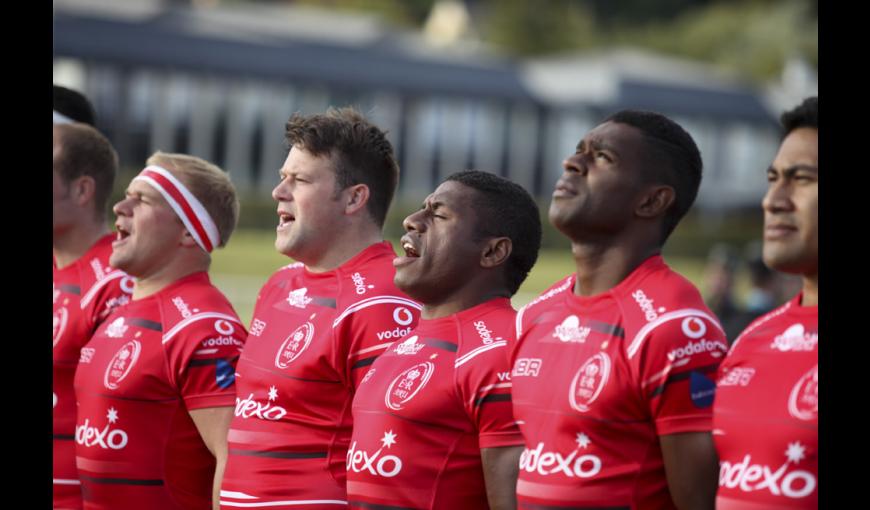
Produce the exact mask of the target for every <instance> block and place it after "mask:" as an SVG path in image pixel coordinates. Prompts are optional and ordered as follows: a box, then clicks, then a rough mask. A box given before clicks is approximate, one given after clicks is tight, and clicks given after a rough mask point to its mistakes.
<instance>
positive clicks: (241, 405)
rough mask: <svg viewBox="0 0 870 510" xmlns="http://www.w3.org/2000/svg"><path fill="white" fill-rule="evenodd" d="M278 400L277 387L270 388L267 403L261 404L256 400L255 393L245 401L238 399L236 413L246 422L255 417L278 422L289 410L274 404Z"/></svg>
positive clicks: (244, 399)
mask: <svg viewBox="0 0 870 510" xmlns="http://www.w3.org/2000/svg"><path fill="white" fill-rule="evenodd" d="M277 399H278V388H276V387H275V386H270V387H269V395H268V401H267V402H260V401H259V400H256V399H254V394H253V393H251V394H249V395H248V396H247V397H246V398H243V399H240V398H239V397H236V409H235V411H234V413H235V415H236V416H238V417H240V418H242V419H245V420H247V419H248V418H251V417H254V418H259V419H261V420H269V421H278V420H280V419H281V418H283V417H284V416H286V415H287V410H286V409H284V408H283V407H281V406H279V405H276V404H275V403H274V402H275V401H276V400H277Z"/></svg>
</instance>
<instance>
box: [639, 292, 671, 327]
mask: <svg viewBox="0 0 870 510" xmlns="http://www.w3.org/2000/svg"><path fill="white" fill-rule="evenodd" d="M631 297H633V298H634V300H635V302H637V305H638V306H639V307H640V309H641V311H642V312H643V316H644V317H645V318H646V321H647V322H652V321H654V320H656V319H658V318H659V314H660V313H665V311H666V310H665V308H664V307H659V309H658V310H656V308H655V303H654V302H653V300H652V299H650V298H648V297H646V294H645V293H644V292H643V291H642V290H640V289H637V290H636V291H634V292H632V293H631Z"/></svg>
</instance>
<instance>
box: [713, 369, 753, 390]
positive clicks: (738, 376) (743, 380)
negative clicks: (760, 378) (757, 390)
mask: <svg viewBox="0 0 870 510" xmlns="http://www.w3.org/2000/svg"><path fill="white" fill-rule="evenodd" d="M754 375H755V369H754V368H749V367H734V368H732V369H731V370H729V371H728V372H727V373H726V374H725V375H723V376H722V378H720V379H719V382H717V383H716V385H717V386H748V385H749V381H751V380H752V376H754Z"/></svg>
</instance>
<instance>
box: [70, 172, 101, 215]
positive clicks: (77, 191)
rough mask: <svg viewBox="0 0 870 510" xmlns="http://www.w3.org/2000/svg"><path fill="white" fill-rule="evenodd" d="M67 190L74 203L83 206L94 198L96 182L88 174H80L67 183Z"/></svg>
mask: <svg viewBox="0 0 870 510" xmlns="http://www.w3.org/2000/svg"><path fill="white" fill-rule="evenodd" d="M69 192H70V196H72V199H73V200H74V201H75V203H76V205H78V206H80V207H84V206H85V205H87V204H88V203H90V202H92V201H93V200H94V195H95V194H96V192H97V182H96V181H94V178H93V177H91V176H90V175H82V176H81V177H78V178H76V179H74V180H73V181H72V182H71V183H70V184H69Z"/></svg>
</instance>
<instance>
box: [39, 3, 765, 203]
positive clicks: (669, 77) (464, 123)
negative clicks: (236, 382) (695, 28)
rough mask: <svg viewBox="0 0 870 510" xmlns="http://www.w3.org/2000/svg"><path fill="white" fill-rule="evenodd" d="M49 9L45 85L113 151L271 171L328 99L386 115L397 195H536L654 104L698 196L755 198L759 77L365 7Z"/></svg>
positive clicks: (381, 119)
mask: <svg viewBox="0 0 870 510" xmlns="http://www.w3.org/2000/svg"><path fill="white" fill-rule="evenodd" d="M53 22H54V70H55V74H54V79H55V82H56V83H59V84H63V85H67V86H70V87H72V88H76V89H78V90H81V91H83V92H84V93H85V94H86V95H87V96H88V97H89V98H91V99H92V100H93V102H94V105H95V108H96V110H97V112H98V116H99V119H98V127H99V128H100V129H101V130H102V131H103V132H105V133H106V134H107V135H108V136H109V137H110V139H111V140H112V141H113V143H115V144H116V147H117V148H118V150H119V152H120V154H121V159H122V163H123V164H124V165H129V166H134V167H135V166H138V165H140V164H142V162H144V159H145V157H146V156H147V155H148V154H150V153H151V152H152V151H154V150H157V149H160V150H164V151H180V152H188V153H191V154H195V155H197V156H201V157H204V158H206V159H210V160H212V161H215V162H217V163H218V164H220V165H221V166H222V167H224V168H225V169H227V170H228V171H230V172H231V174H232V177H233V180H234V181H235V182H236V183H237V185H238V187H239V188H240V189H242V190H264V191H265V190H271V188H272V187H273V186H274V184H275V182H276V178H277V170H278V168H279V167H280V166H281V163H282V161H283V158H284V156H285V155H286V148H285V147H284V142H283V126H284V123H285V121H286V120H287V118H288V117H289V116H290V114H291V113H293V112H295V111H301V112H303V113H313V112H319V111H323V110H325V109H326V108H327V107H328V106H330V105H336V106H338V105H346V104H354V105H356V106H357V107H359V108H360V109H361V110H362V111H363V112H364V113H366V114H367V115H368V116H369V117H370V118H371V119H372V120H374V122H376V123H377V124H379V125H381V126H383V127H385V128H386V129H388V130H389V132H390V135H389V136H390V138H391V141H392V142H393V143H394V145H395V147H396V149H397V153H398V157H399V162H400V165H401V168H402V178H401V183H400V193H401V194H402V195H403V196H405V197H408V198H412V199H417V198H419V197H420V196H422V195H423V194H425V193H427V192H429V191H430V190H431V189H432V188H433V187H434V185H435V184H436V183H437V182H439V181H440V180H441V178H443V177H444V176H446V175H447V174H449V173H452V172H454V171H457V170H461V169H464V168H471V167H473V168H477V169H480V170H487V171H491V172H494V173H498V174H501V175H504V176H507V177H510V178H511V179H514V180H515V181H517V182H519V183H521V184H523V185H524V186H526V187H527V188H528V189H529V190H531V191H533V192H534V193H535V194H536V195H538V196H547V195H549V193H550V190H551V189H552V186H553V184H554V183H555V181H556V179H557V178H558V176H559V174H560V173H561V161H562V159H563V158H564V157H565V156H567V155H568V154H570V153H572V152H573V151H574V147H575V145H576V143H577V141H578V140H579V138H580V137H581V136H582V135H583V134H584V133H585V132H586V131H587V130H588V129H590V128H591V127H593V126H594V125H595V124H596V123H597V122H598V121H600V119H602V118H603V117H604V116H605V115H607V114H609V113H612V112H614V111H615V110H617V109H620V108H629V107H631V108H646V109H653V110H657V111H661V112H662V113H665V114H668V115H671V116H673V117H674V118H675V119H676V120H678V121H679V122H680V123H681V124H683V125H684V126H685V127H686V128H687V129H688V130H689V131H690V132H691V133H692V135H693V136H694V137H695V139H696V141H697V143H698V144H699V146H700V148H701V151H702V154H703V157H704V163H705V178H704V183H703V185H702V189H701V191H700V193H699V197H698V207H700V208H702V209H707V210H711V211H716V210H720V211H721V210H723V209H724V208H730V207H742V206H751V207H757V204H758V203H759V201H760V199H761V195H762V193H763V190H764V172H763V171H762V170H763V169H764V168H766V166H767V165H768V164H769V162H770V160H771V159H772V157H773V155H774V152H775V150H776V145H777V133H778V129H777V125H776V114H777V113H778V112H772V111H771V109H770V108H768V107H766V106H765V103H764V101H763V99H762V96H761V95H760V93H759V92H757V91H755V90H753V89H751V88H748V87H747V86H745V85H744V84H741V83H737V82H734V81H733V80H731V79H729V78H727V77H723V76H720V75H718V74H717V73H715V72H714V71H713V70H712V68H711V67H708V66H703V65H699V64H697V63H688V62H685V61H679V60H674V59H670V58H664V57H661V56H656V55H650V54H646V53H642V52H639V51H636V50H613V51H608V52H601V53H598V54H593V55H568V56H560V57H552V58H547V59H538V60H531V61H517V60H511V59H506V58H504V57H500V56H497V55H495V54H494V53H492V52H488V51H486V50H485V49H482V48H480V47H473V46H462V45H455V44H454V45H445V44H438V43H437V42H433V38H432V37H431V33H430V34H429V36H428V37H427V36H426V35H425V34H424V33H420V34H417V33H405V32H399V31H396V30H394V29H391V28H390V27H387V26H385V25H384V24H382V23H381V22H380V21H379V20H377V19H376V18H373V17H368V16H365V15H349V14H346V13H342V14H339V13H335V12H331V11H322V10H314V9H311V8H304V7H295V6H274V5H259V4H246V5H238V4H236V5H233V6H222V7H214V8H201V9H191V8H186V7H184V6H178V5H177V3H176V2H171V1H158V0H152V1H148V0H126V1H125V2H114V1H111V0H55V2H54V19H53ZM430 32H431V30H430Z"/></svg>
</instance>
